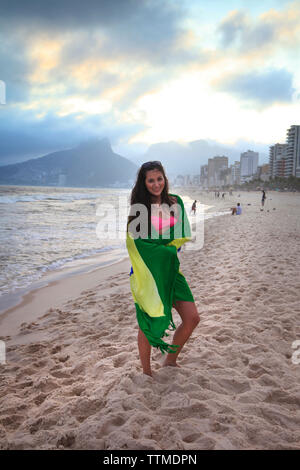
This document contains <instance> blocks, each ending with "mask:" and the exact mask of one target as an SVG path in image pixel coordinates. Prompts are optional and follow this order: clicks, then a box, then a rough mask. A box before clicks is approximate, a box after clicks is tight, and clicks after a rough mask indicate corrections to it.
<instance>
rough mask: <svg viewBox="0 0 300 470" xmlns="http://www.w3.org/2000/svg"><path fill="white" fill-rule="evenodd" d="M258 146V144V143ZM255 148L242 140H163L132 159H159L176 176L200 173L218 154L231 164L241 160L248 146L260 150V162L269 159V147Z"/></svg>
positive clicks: (145, 160) (169, 172) (141, 161)
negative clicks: (226, 142) (236, 142)
mask: <svg viewBox="0 0 300 470" xmlns="http://www.w3.org/2000/svg"><path fill="white" fill-rule="evenodd" d="M256 147H257V145H256ZM256 147H255V148H253V145H252V144H251V143H249V142H248V143H247V142H240V143H239V145H236V146H227V145H223V144H220V143H218V142H214V141H206V140H195V141H193V142H188V143H179V142H175V141H171V142H161V143H157V144H154V145H151V146H150V147H149V148H148V150H147V151H146V153H144V155H142V156H138V157H135V158H132V159H131V160H132V161H133V162H134V163H136V164H137V165H140V164H141V163H143V162H147V161H150V160H159V161H161V162H162V164H163V165H164V168H165V170H166V172H167V174H168V175H170V176H176V175H178V174H184V175H185V174H199V172H200V166H202V165H207V162H208V159H209V158H213V157H215V156H217V155H219V156H223V155H225V156H226V157H228V160H229V165H230V164H232V163H234V162H235V161H240V155H241V152H245V151H246V150H248V148H250V149H251V148H252V149H253V150H255V151H259V163H260V164H261V163H262V162H263V161H265V162H267V161H268V156H267V154H266V153H261V150H263V151H264V152H267V147H266V148H264V146H261V148H259V149H258V148H256Z"/></svg>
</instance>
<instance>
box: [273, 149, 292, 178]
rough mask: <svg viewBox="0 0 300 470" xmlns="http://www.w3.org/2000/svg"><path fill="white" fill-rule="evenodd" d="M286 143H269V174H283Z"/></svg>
mask: <svg viewBox="0 0 300 470" xmlns="http://www.w3.org/2000/svg"><path fill="white" fill-rule="evenodd" d="M287 147H288V146H287V144H275V145H271V147H270V153H269V165H270V176H271V178H275V176H281V177H283V176H285V164H286V157H287Z"/></svg>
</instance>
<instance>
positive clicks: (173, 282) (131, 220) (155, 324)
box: [126, 161, 200, 376]
mask: <svg viewBox="0 0 300 470" xmlns="http://www.w3.org/2000/svg"><path fill="white" fill-rule="evenodd" d="M141 213H143V214H141ZM171 214H172V215H171ZM142 215H143V216H144V217H142ZM190 238H191V237H190V226H189V222H188V218H187V215H186V212H185V209H184V205H183V202H182V200H181V198H180V197H179V196H177V195H175V194H169V186H168V179H167V177H166V174H165V171H164V168H163V166H162V164H161V163H160V162H158V161H152V162H147V163H144V164H143V165H142V166H141V168H140V169H139V172H138V175H137V180H136V183H135V186H134V188H133V189H132V192H131V211H130V214H129V217H128V224H127V239H126V245H127V249H128V253H129V256H130V260H131V263H132V269H131V273H130V286H131V291H132V295H133V299H134V303H135V307H136V314H137V321H138V324H139V333H138V348H139V354H140V359H141V363H142V367H143V373H144V374H146V375H150V376H152V371H151V364H150V356H151V346H154V347H156V348H159V349H160V350H161V352H162V353H165V352H167V353H168V354H167V356H166V359H165V361H164V363H163V365H164V366H177V362H176V361H177V358H178V355H179V353H180V352H181V350H182V348H183V346H184V344H185V343H186V341H187V340H188V339H189V337H190V336H191V334H192V332H193V330H194V329H195V327H196V326H197V325H198V323H199V321H200V317H199V314H198V312H197V308H196V305H195V302H194V297H193V294H192V292H191V290H190V288H189V286H188V284H187V282H186V279H185V277H184V276H183V274H182V273H181V272H180V270H179V264H180V263H179V260H178V256H177V251H179V250H180V247H181V246H182V245H183V244H184V243H185V242H187V241H189V240H190ZM172 307H175V309H176V310H177V312H178V313H179V315H180V317H181V319H182V323H181V324H180V326H179V327H178V328H177V329H176V327H175V325H174V322H173V319H172V311H171V310H172ZM170 327H172V329H173V330H175V329H176V332H175V334H174V338H173V343H172V345H170V344H168V343H166V342H164V341H163V340H162V338H163V337H164V336H168V334H167V333H166V330H167V329H171V328H170ZM177 367H179V366H177Z"/></svg>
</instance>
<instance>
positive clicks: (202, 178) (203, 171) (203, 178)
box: [200, 165, 208, 188]
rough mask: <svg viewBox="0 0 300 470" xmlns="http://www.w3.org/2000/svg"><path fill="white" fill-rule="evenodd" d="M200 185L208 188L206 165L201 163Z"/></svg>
mask: <svg viewBox="0 0 300 470" xmlns="http://www.w3.org/2000/svg"><path fill="white" fill-rule="evenodd" d="M200 186H201V187H202V188H208V165H202V166H201V168H200Z"/></svg>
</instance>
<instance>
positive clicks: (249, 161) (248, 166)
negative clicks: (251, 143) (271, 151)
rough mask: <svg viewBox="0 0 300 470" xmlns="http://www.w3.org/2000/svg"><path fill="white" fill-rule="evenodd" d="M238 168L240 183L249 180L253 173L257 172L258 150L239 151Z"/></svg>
mask: <svg viewBox="0 0 300 470" xmlns="http://www.w3.org/2000/svg"><path fill="white" fill-rule="evenodd" d="M240 164H241V167H240V170H241V176H240V179H241V183H245V182H247V181H251V180H252V179H253V177H254V175H255V174H256V173H257V167H258V152H253V150H248V151H247V152H243V153H241V159H240Z"/></svg>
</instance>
